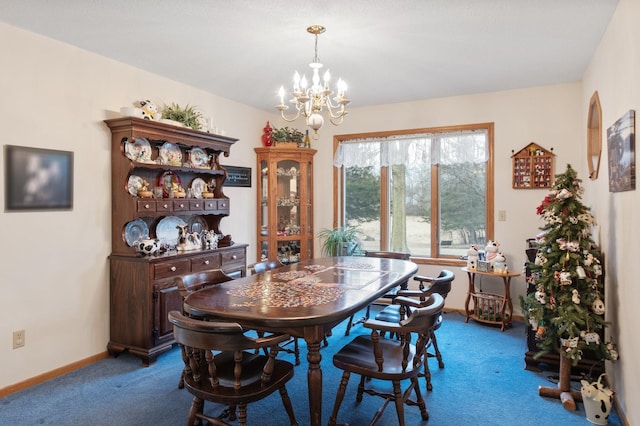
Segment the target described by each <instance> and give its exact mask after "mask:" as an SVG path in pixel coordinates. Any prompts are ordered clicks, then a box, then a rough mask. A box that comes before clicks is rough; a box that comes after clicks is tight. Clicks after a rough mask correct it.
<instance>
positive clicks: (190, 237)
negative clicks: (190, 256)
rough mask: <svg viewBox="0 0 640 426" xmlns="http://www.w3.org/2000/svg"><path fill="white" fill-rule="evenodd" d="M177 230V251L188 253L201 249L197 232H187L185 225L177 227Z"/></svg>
mask: <svg viewBox="0 0 640 426" xmlns="http://www.w3.org/2000/svg"><path fill="white" fill-rule="evenodd" d="M176 228H178V250H179V251H189V250H199V249H201V248H202V242H201V240H200V235H199V234H198V233H197V232H191V233H189V232H187V225H177V226H176Z"/></svg>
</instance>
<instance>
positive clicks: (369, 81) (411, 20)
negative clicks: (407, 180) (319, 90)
mask: <svg viewBox="0 0 640 426" xmlns="http://www.w3.org/2000/svg"><path fill="white" fill-rule="evenodd" d="M617 3H618V0H535V1H532V0H394V1H385V0H349V1H335V0H324V1H321V0H317V1H314V2H312V1H307V0H298V1H291V0H268V1H264V0H263V1H257V0H256V1H251V0H179V1H178V0H170V1H169V0H153V1H151V0H108V1H107V0H59V1H50V0H20V1H15V0H0V21H3V22H5V23H7V24H10V25H12V26H15V27H19V28H24V29H26V30H28V31H32V32H35V33H40V34H42V35H45V36H47V37H51V38H53V39H57V40H60V41H63V42H65V43H68V44H71V45H74V46H78V47H80V48H82V49H85V50H88V51H91V52H95V53H97V54H99V55H102V56H105V57H108V58H113V59H115V60H118V61H120V62H124V63H127V64H130V65H132V66H134V67H137V68H141V69H144V70H148V71H150V72H153V73H155V74H158V75H161V76H165V77H168V78H170V79H173V80H177V81H180V82H183V83H185V84H188V85H191V86H194V87H198V88H200V89H204V90H206V91H208V92H211V93H214V94H216V95H219V96H222V97H225V98H228V99H232V100H235V101H238V102H241V103H243V104H247V105H253V106H255V107H257V108H261V109H264V110H266V111H271V112H274V111H275V109H274V108H273V106H274V105H275V104H276V103H277V102H278V97H277V91H278V89H279V88H280V86H281V85H284V86H285V88H287V87H290V85H291V84H292V80H293V78H292V77H293V72H294V71H295V70H298V71H300V72H301V73H303V72H304V73H306V74H307V76H309V75H310V72H309V67H308V64H309V63H310V62H311V60H312V59H313V48H314V39H313V36H312V35H310V34H308V33H307V31H306V28H307V27H308V26H310V25H314V24H320V25H323V26H325V27H326V29H327V30H326V32H325V33H324V34H322V35H321V36H320V37H319V40H318V56H319V59H320V62H322V63H323V64H324V65H325V69H326V68H329V69H330V70H331V75H332V78H333V79H334V80H337V78H338V77H342V79H344V80H345V81H346V83H347V84H348V86H349V90H348V94H349V97H350V98H351V100H352V104H351V106H352V107H362V106H369V105H380V104H388V103H396V102H406V101H412V100H419V99H429V98H439V97H447V96H456V95H467V94H473V93H484V92H492V91H499V90H509V89H515V88H525V87H534V86H540V85H547V84H557V83H567V82H574V81H579V80H581V79H582V75H583V73H584V71H585V69H586V67H587V65H588V64H589V62H590V60H591V56H592V55H593V53H594V51H595V49H596V48H597V46H598V44H599V42H600V39H601V38H602V35H603V33H604V31H605V29H606V27H607V25H608V23H609V21H610V19H611V16H612V15H613V12H614V10H615V8H616V6H617ZM4 41H6V40H4ZM144 96H148V94H146V95H144ZM176 101H177V102H181V101H180V100H176ZM184 102H188V100H184Z"/></svg>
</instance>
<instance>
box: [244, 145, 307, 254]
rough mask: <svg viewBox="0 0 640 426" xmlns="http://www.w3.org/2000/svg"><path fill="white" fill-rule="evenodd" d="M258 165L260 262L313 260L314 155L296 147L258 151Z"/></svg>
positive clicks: (258, 149) (280, 146)
mask: <svg viewBox="0 0 640 426" xmlns="http://www.w3.org/2000/svg"><path fill="white" fill-rule="evenodd" d="M255 152H256V154H257V166H258V173H259V174H258V177H259V178H258V188H257V194H258V200H257V203H258V224H257V225H258V226H257V228H258V229H257V232H258V238H257V241H258V244H257V250H258V252H257V260H258V261H263V260H267V259H275V258H278V259H279V260H280V261H281V262H282V263H284V264H289V263H295V262H298V261H300V260H306V259H311V258H313V238H314V235H313V156H314V155H315V153H316V150H315V149H310V148H298V147H296V146H295V145H294V144H280V145H277V146H270V147H262V148H255Z"/></svg>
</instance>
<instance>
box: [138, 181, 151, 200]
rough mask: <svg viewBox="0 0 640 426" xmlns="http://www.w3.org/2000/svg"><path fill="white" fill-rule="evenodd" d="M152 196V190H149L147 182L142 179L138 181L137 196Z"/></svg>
mask: <svg viewBox="0 0 640 426" xmlns="http://www.w3.org/2000/svg"><path fill="white" fill-rule="evenodd" d="M152 196H153V192H151V191H150V190H149V182H147V181H146V180H144V179H142V182H141V183H140V188H139V189H138V197H140V198H151V197H152Z"/></svg>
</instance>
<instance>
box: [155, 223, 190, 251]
mask: <svg viewBox="0 0 640 426" xmlns="http://www.w3.org/2000/svg"><path fill="white" fill-rule="evenodd" d="M178 225H180V226H182V225H186V223H185V222H184V220H182V219H180V218H179V217H178V216H167V217H165V218H163V219H162V220H161V221H160V222H158V226H156V237H158V239H159V240H160V244H161V245H168V246H175V245H176V244H178V235H179V233H178V228H177V226H178Z"/></svg>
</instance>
